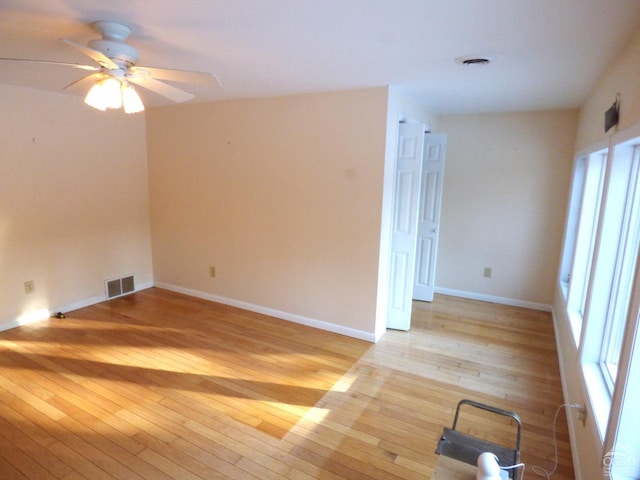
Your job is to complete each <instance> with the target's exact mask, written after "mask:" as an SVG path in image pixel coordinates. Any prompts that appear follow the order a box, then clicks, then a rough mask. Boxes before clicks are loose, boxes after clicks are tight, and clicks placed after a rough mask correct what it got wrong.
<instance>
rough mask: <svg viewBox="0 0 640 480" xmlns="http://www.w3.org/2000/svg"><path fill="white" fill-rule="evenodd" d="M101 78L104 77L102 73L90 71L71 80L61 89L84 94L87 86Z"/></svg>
mask: <svg viewBox="0 0 640 480" xmlns="http://www.w3.org/2000/svg"><path fill="white" fill-rule="evenodd" d="M103 78H105V76H104V74H102V73H91V74H89V75H87V76H85V77H82V78H81V79H79V80H76V81H75V82H71V83H70V84H69V85H67V86H66V87H64V89H63V90H69V91H72V92H79V93H82V94H84V93H86V92H87V91H88V90H89V88H91V87H92V86H93V85H95V83H96V82H97V81H98V80H102V79H103Z"/></svg>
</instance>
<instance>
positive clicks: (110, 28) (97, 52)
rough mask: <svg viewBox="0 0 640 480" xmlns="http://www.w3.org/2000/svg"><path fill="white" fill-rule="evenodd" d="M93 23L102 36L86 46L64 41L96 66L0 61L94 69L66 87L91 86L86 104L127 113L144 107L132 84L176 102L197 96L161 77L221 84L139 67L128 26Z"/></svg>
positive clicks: (209, 78)
mask: <svg viewBox="0 0 640 480" xmlns="http://www.w3.org/2000/svg"><path fill="white" fill-rule="evenodd" d="M92 25H93V27H94V28H95V29H96V30H97V31H98V32H99V33H100V34H101V35H102V38H99V39H94V40H90V41H89V43H88V45H86V46H85V45H81V44H79V43H76V42H73V41H71V40H67V39H61V40H62V41H63V42H64V43H66V44H68V45H70V46H72V47H74V48H76V49H78V50H79V51H81V52H82V53H84V54H85V55H87V56H88V57H89V58H91V59H92V60H93V61H94V62H95V63H96V64H97V65H82V64H78V63H64V62H52V61H46V60H29V59H23V58H0V60H2V61H18V62H32V63H40V64H49V65H62V66H67V67H71V68H77V69H80V70H86V71H91V72H93V73H90V74H89V75H87V76H85V77H83V78H81V79H79V80H77V81H75V82H73V83H71V84H69V85H67V86H66V87H65V89H86V88H89V92H88V93H87V95H86V97H85V103H87V104H88V105H90V106H92V107H94V108H97V109H98V110H106V109H107V108H116V109H117V108H123V109H124V111H125V112H126V113H136V112H140V111H142V110H144V105H143V104H142V100H141V99H140V96H139V95H138V93H137V92H136V91H135V89H134V88H133V86H132V85H131V84H135V85H138V86H140V87H143V88H146V89H147V90H150V91H152V92H154V93H157V94H159V95H162V96H163V97H166V98H169V99H170V100H172V101H174V102H176V103H179V102H184V101H187V100H190V99H192V98H194V95H193V94H191V93H189V92H186V91H184V90H182V89H180V88H177V87H174V86H173V85H170V84H168V83H166V82H164V81H162V80H168V81H171V82H179V83H187V84H195V85H204V86H210V87H218V86H220V82H219V81H218V78H217V77H216V76H215V75H212V74H210V73H205V72H192V71H187V70H175V69H169V68H157V67H144V66H137V65H136V64H137V62H138V60H139V55H138V51H137V50H136V49H135V48H134V47H132V46H131V45H128V44H127V43H125V40H126V38H127V37H128V36H129V35H130V34H131V29H130V28H129V27H127V26H126V25H123V24H120V23H117V22H109V21H99V22H94V23H93V24H92Z"/></svg>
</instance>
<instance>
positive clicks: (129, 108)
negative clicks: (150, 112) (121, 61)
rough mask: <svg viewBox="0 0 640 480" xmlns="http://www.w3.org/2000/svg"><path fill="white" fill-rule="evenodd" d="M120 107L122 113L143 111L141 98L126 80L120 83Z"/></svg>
mask: <svg viewBox="0 0 640 480" xmlns="http://www.w3.org/2000/svg"><path fill="white" fill-rule="evenodd" d="M122 107H123V108H124V113H138V112H142V111H144V105H143V103H142V99H141V98H140V95H138V92H136V90H135V88H133V87H132V86H131V85H129V84H128V83H126V82H123V83H122Z"/></svg>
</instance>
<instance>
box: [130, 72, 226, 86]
mask: <svg viewBox="0 0 640 480" xmlns="http://www.w3.org/2000/svg"><path fill="white" fill-rule="evenodd" d="M130 71H131V73H132V74H133V75H138V76H143V77H153V78H156V79H159V80H169V81H171V82H180V83H191V84H194V85H204V86H205V87H219V86H220V80H218V77H216V76H215V75H213V74H211V73H206V72H192V71H188V70H176V69H172V68H158V67H131V69H130Z"/></svg>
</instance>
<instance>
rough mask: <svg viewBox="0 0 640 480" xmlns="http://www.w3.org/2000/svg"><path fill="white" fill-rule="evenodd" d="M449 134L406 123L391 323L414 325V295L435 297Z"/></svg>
mask: <svg viewBox="0 0 640 480" xmlns="http://www.w3.org/2000/svg"><path fill="white" fill-rule="evenodd" d="M445 145H446V137H445V136H444V135H434V134H425V132H424V125H422V124H419V123H401V124H400V125H399V136H398V158H397V167H396V183H395V192H394V211H393V227H392V228H393V231H392V239H391V265H390V289H389V307H388V314H387V327H388V328H393V329H398V330H409V327H410V326H411V305H412V299H413V298H416V299H417V300H426V301H431V300H433V289H434V280H435V264H436V254H437V245H438V229H439V222H440V203H441V197H442V175H443V171H444V155H445Z"/></svg>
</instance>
